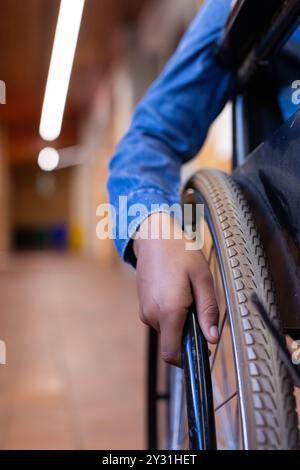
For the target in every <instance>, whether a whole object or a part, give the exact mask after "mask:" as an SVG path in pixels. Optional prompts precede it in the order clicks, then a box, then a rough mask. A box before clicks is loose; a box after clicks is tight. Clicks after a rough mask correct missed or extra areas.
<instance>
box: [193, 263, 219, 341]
mask: <svg viewBox="0 0 300 470" xmlns="http://www.w3.org/2000/svg"><path fill="white" fill-rule="evenodd" d="M205 271H206V270H205ZM191 283H192V289H193V295H194V301H195V305H196V309H197V315H198V320H199V324H200V327H201V330H202V332H203V334H204V336H205V338H206V339H207V341H208V342H209V343H212V344H215V343H217V342H218V339H219V330H218V322H219V309H218V304H217V300H216V296H215V291H214V284H213V278H212V275H211V273H210V271H209V269H208V268H207V271H206V272H205V273H204V272H202V273H199V274H198V275H194V276H193V277H192V278H191Z"/></svg>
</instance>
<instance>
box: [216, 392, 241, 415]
mask: <svg viewBox="0 0 300 470" xmlns="http://www.w3.org/2000/svg"><path fill="white" fill-rule="evenodd" d="M237 394H238V392H237V391H236V392H234V393H233V394H232V395H230V397H228V398H226V400H225V401H223V403H221V404H220V405H218V406H217V407H216V408H215V413H216V412H217V411H219V409H220V408H222V407H223V406H224V405H226V404H227V403H228V402H230V401H231V400H232V399H233V398H234V397H236V396H237Z"/></svg>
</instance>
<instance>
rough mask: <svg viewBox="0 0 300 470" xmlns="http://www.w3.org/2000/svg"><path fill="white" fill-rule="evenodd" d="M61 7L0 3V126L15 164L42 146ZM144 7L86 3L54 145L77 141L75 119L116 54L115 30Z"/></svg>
mask: <svg viewBox="0 0 300 470" xmlns="http://www.w3.org/2000/svg"><path fill="white" fill-rule="evenodd" d="M147 1H150V0H147ZM59 3H60V2H59V0H26V1H24V0H1V16H0V58H1V60H0V79H1V80H4V81H5V83H6V90H7V96H6V102H7V104H6V105H1V106H0V125H3V126H4V127H5V128H6V129H7V132H8V142H9V156H10V160H11V162H13V163H20V162H22V161H24V160H27V159H30V158H36V153H37V152H38V151H39V149H40V148H42V146H44V142H43V141H42V140H41V139H40V137H39V135H38V127H39V119H40V114H41V108H42V102H43V94H44V90H45V84H46V79H47V73H48V67H49V62H50V55H51V50H52V44H53V38H54V32H55V26H56V21H57V16H58V9H59ZM145 4H146V0H86V4H85V10H84V15H83V20H82V25H81V30H80V35H79V41H78V47H77V51H76V58H75V64H74V68H73V74H72V79H71V85H70V91H69V97H68V102H67V107H66V112H65V118H64V124H63V130H62V134H61V136H60V138H59V140H58V141H57V142H55V145H57V146H60V147H62V146H67V145H74V144H75V143H76V132H77V127H78V126H77V123H78V120H79V119H80V117H82V116H83V115H84V113H85V112H87V109H88V108H89V105H90V103H91V100H92V98H93V96H94V93H95V90H96V88H97V85H98V83H99V82H100V80H101V77H103V75H104V74H105V70H106V69H107V67H108V65H109V63H110V62H111V61H112V59H113V58H115V57H116V55H117V54H118V50H119V48H120V39H119V35H118V32H119V31H120V30H121V27H122V26H123V25H124V24H126V23H130V22H133V21H135V19H136V18H137V16H138V14H139V13H140V10H141V8H142V7H143V6H144V5H145Z"/></svg>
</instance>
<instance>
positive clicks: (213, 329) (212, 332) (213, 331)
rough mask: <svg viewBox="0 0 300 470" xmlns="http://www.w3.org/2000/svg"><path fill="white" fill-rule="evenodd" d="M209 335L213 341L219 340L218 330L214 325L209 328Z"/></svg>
mask: <svg viewBox="0 0 300 470" xmlns="http://www.w3.org/2000/svg"><path fill="white" fill-rule="evenodd" d="M209 333H210V336H211V337H212V338H213V339H215V340H217V339H219V330H218V327H217V326H216V325H214V326H211V327H210V330H209Z"/></svg>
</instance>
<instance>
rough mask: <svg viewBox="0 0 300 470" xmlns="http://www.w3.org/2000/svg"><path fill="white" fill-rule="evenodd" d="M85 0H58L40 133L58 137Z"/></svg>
mask: <svg viewBox="0 0 300 470" xmlns="http://www.w3.org/2000/svg"><path fill="white" fill-rule="evenodd" d="M84 2H85V0H61V3H60V9H59V15H58V21H57V26H56V32H55V38H54V44H53V50H52V55H51V61H50V67H49V73H48V79H47V85H46V91H45V96H44V103H43V109H42V116H41V122H40V135H41V137H42V138H43V139H44V140H48V141H52V140H55V139H57V138H58V137H59V134H60V131H61V126H62V121H63V115H64V109H65V104H66V98H67V94H68V88H69V83H70V77H71V72H72V66H73V62H74V55H75V50H76V45H77V39H78V34H79V29H80V23H81V18H82V12H83V7H84Z"/></svg>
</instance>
